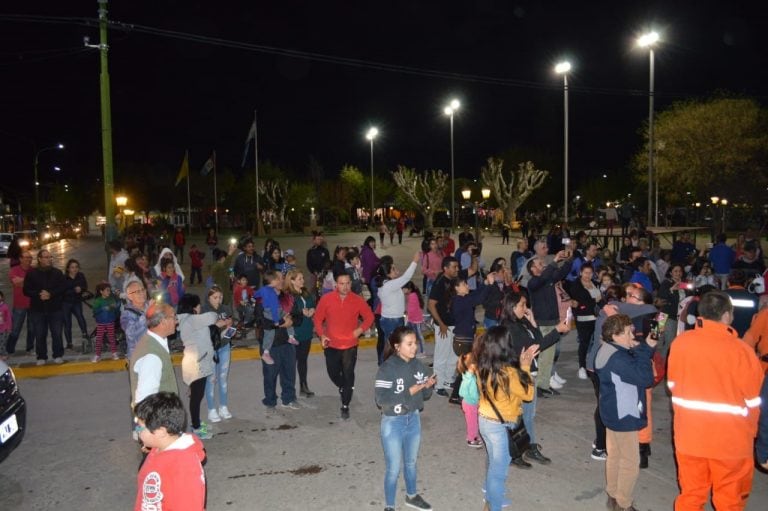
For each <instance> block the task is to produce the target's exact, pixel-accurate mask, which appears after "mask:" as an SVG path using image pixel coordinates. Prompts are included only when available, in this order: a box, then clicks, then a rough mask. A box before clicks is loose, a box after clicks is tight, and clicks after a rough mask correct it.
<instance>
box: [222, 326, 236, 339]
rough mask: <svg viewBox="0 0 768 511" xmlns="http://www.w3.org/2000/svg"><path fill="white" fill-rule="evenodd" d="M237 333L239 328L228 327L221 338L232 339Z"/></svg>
mask: <svg viewBox="0 0 768 511" xmlns="http://www.w3.org/2000/svg"><path fill="white" fill-rule="evenodd" d="M236 333H237V328H235V327H233V326H231V327H229V328H227V329H226V330H224V331H223V332H222V333H221V338H222V339H231V338H233V337H234V336H235V334H236Z"/></svg>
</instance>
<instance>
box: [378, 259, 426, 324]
mask: <svg viewBox="0 0 768 511" xmlns="http://www.w3.org/2000/svg"><path fill="white" fill-rule="evenodd" d="M419 261H421V252H416V253H415V254H414V255H413V260H412V261H411V264H410V265H408V268H407V269H406V270H405V271H404V272H403V274H402V275H400V272H399V271H398V269H397V267H396V266H395V264H394V262H390V261H384V262H382V263H381V264H380V265H379V268H378V270H377V271H376V277H374V278H376V279H377V282H376V287H377V289H378V296H379V301H380V302H381V329H382V330H383V331H384V339H389V336H390V334H391V333H392V332H394V331H395V328H397V327H399V326H405V319H404V315H405V294H404V293H403V286H404V285H405V283H406V282H408V281H409V280H411V278H412V277H413V274H414V272H415V271H416V266H417V265H418V264H419Z"/></svg>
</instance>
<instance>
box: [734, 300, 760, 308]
mask: <svg viewBox="0 0 768 511" xmlns="http://www.w3.org/2000/svg"><path fill="white" fill-rule="evenodd" d="M731 303H732V304H733V306H734V307H746V308H748V309H754V308H755V307H756V306H757V303H756V302H755V301H754V300H746V299H744V298H731Z"/></svg>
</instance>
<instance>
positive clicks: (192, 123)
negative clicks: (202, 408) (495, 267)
mask: <svg viewBox="0 0 768 511" xmlns="http://www.w3.org/2000/svg"><path fill="white" fill-rule="evenodd" d="M757 5H758V2H750V3H741V2H734V1H707V0H702V1H696V2H688V1H675V2H669V1H664V2H653V1H643V2H624V1H620V2H616V1H612V2H602V1H600V2H598V1H586V2H573V1H570V2H564V1H545V0H539V1H520V2H514V1H508V0H480V1H462V2H459V1H434V2H426V1H417V0H402V1H391V2H367V1H363V2H294V1H281V2H267V1H255V2H254V1H247V2H246V1H237V0H233V1H228V2H209V1H207V2H206V1H199V0H190V1H183V2H182V1H173V2H171V1H160V0H158V1H156V2H147V1H128V0H120V1H112V2H111V3H110V5H109V9H110V12H109V18H110V19H111V20H115V21H120V22H124V23H127V24H131V23H133V24H137V25H145V26H150V27H153V28H161V29H166V30H173V31H179V32H185V33H191V34H196V35H203V36H210V37H217V38H223V39H228V40H233V41H237V42H243V43H250V44H258V45H264V46H269V47H274V48H278V49H290V50H299V51H302V52H309V53H313V54H320V55H326V56H333V57H341V58H351V59H360V60H364V61H368V62H377V63H385V64H388V65H392V66H395V67H408V68H417V69H422V70H438V71H441V72H444V73H455V74H458V75H464V76H466V77H469V76H483V77H490V78H494V79H502V80H508V81H510V82H509V83H507V84H506V85H495V84H486V83H477V82H473V81H468V80H460V79H450V78H446V77H429V76H414V75H411V74H405V73H400V72H389V71H380V70H373V69H366V68H361V67H354V66H344V65H340V64H335V63H326V62H318V61H310V60H303V59H296V58H290V57H286V56H281V55H275V54H271V53H264V52H254V51H248V50H244V49H235V48H225V47H218V46H214V45H209V44H202V43H197V42H190V41H183V40H176V39H171V38H166V37H159V36H155V35H148V34H144V33H139V32H136V31H118V30H112V31H111V32H110V38H111V41H110V53H109V56H110V72H111V83H112V117H113V129H114V132H113V137H114V160H115V168H116V170H115V180H116V183H117V184H118V186H119V185H120V183H124V182H126V180H136V179H137V177H138V178H139V179H141V180H142V181H143V180H144V177H140V176H134V175H131V174H130V173H129V172H128V171H127V170H125V169H129V168H133V167H132V166H130V164H129V163H130V162H134V163H137V164H143V165H149V166H152V167H153V168H154V169H155V173H154V174H153V175H152V176H146V179H147V180H146V181H145V182H146V183H148V184H159V183H160V182H162V183H163V185H165V181H167V180H169V179H172V178H173V176H174V175H175V173H176V172H177V170H178V165H179V163H180V160H181V158H182V156H183V153H184V150H185V149H187V148H189V150H190V155H191V162H192V165H191V166H192V168H193V170H196V169H199V168H200V166H201V165H202V163H203V162H204V160H205V159H206V158H207V156H208V154H209V151H210V150H211V149H214V148H215V149H217V151H218V155H219V163H220V165H226V166H230V167H233V168H238V169H239V166H240V159H241V156H242V152H243V142H244V138H245V136H246V134H247V131H248V127H249V124H250V122H251V120H252V118H253V111H254V109H258V112H259V150H260V157H261V159H269V160H271V161H273V162H275V163H277V164H279V165H281V166H284V167H285V168H286V169H288V170H289V171H290V172H292V173H293V175H294V176H295V177H297V178H302V177H303V176H306V175H307V166H308V165H307V164H308V161H309V158H310V155H311V156H314V158H315V159H316V160H317V161H318V162H319V163H320V164H321V165H322V166H323V168H324V170H325V173H326V175H329V176H330V175H333V174H335V173H337V172H338V170H339V169H340V167H341V166H342V165H343V164H345V163H350V164H353V165H358V166H360V167H361V168H362V169H363V170H366V171H367V170H368V165H369V163H368V157H369V152H368V151H369V146H368V143H367V142H366V141H365V139H364V132H365V130H366V129H367V127H368V126H369V125H371V124H375V125H376V126H378V128H379V130H380V131H381V136H380V138H379V139H377V141H376V143H375V158H376V167H377V169H380V170H381V171H382V172H383V171H384V170H392V169H394V168H395V166H396V165H397V164H405V165H409V166H415V167H417V168H418V169H426V168H442V169H444V170H448V168H449V123H448V119H447V118H446V117H445V116H444V115H443V114H442V108H443V106H444V105H445V103H446V102H447V101H448V100H449V99H450V98H451V97H453V96H456V97H458V98H459V99H460V100H461V101H462V107H461V110H460V112H459V113H458V114H457V117H456V119H455V123H456V124H455V141H456V173H457V175H458V176H466V177H475V176H476V174H478V173H479V168H480V166H481V165H483V163H484V161H485V159H486V158H487V157H488V156H491V155H493V154H497V153H499V152H501V151H503V150H505V149H508V148H510V147H513V146H523V147H537V148H540V149H541V150H543V151H544V152H547V153H550V154H551V155H552V158H553V159H554V160H553V161H555V162H556V164H557V165H558V167H557V168H551V169H549V170H551V171H553V172H555V173H559V172H562V169H561V167H560V166H559V165H561V159H560V155H561V152H562V133H563V132H562V129H563V126H562V123H563V121H562V88H561V86H562V81H561V78H560V77H558V76H556V75H554V73H553V72H552V67H553V65H554V63H555V62H556V61H557V60H558V59H560V58H561V57H568V58H569V59H570V60H571V62H572V64H573V66H574V70H573V72H572V73H571V75H570V83H571V85H572V91H571V97H570V103H571V110H570V128H571V160H570V161H571V172H572V179H573V180H574V182H576V183H578V180H580V179H585V178H587V177H589V176H594V175H598V174H602V173H604V172H606V171H607V172H614V173H616V172H622V171H624V170H625V169H626V168H627V165H628V162H629V160H630V158H631V156H632V154H633V153H634V152H635V151H636V150H637V148H638V146H639V144H640V137H639V135H638V132H639V130H640V128H641V126H642V123H643V122H644V121H645V120H646V119H647V108H648V106H647V105H648V103H647V96H645V95H644V94H645V91H647V87H648V55H647V52H646V51H640V50H638V49H636V48H634V46H633V43H634V40H635V37H636V36H637V35H638V34H639V33H641V32H643V31H645V30H647V29H648V28H654V29H656V30H657V31H658V32H659V33H660V34H661V36H662V42H661V44H660V45H659V46H658V49H657V52H656V89H657V93H658V96H657V98H658V99H657V108H658V109H663V108H665V107H667V106H669V104H670V103H671V102H672V101H676V100H680V99H684V98H686V97H704V96H706V95H709V94H711V93H713V92H715V91H718V90H725V91H729V92H732V93H739V94H747V95H751V96H756V97H758V99H759V100H760V101H761V102H764V101H765V99H766V97H768V91H767V90H766V89H767V88H768V85H766V81H765V71H764V70H763V68H762V67H763V66H762V65H763V63H764V61H765V56H766V49H767V48H766V46H767V45H766V43H765V39H764V35H765V33H766V32H768V30H766V29H768V21H767V18H766V9H765V8H764V7H763V8H760V7H757ZM96 11H97V2H96V1H95V0H91V1H83V0H70V1H67V2H61V1H60V0H57V1H50V0H41V1H37V2H14V3H12V4H10V3H8V2H6V3H4V5H3V6H2V7H0V72H1V73H2V76H3V80H2V85H0V112H2V119H3V122H2V126H0V149H1V150H2V154H3V158H4V160H5V161H4V165H3V167H4V168H3V176H4V177H3V178H2V182H3V185H2V186H3V188H4V189H5V190H6V193H7V191H8V190H9V189H12V190H19V191H22V192H27V193H28V192H30V191H31V185H32V178H31V173H32V168H31V167H32V154H33V149H32V143H33V142H34V144H36V146H37V147H38V148H40V147H45V146H46V145H50V144H52V143H55V142H58V141H62V142H64V143H65V144H67V149H66V151H63V152H50V153H46V154H45V155H44V157H43V158H42V159H41V167H40V172H41V180H44V179H46V174H45V173H46V172H49V173H50V172H51V171H50V168H51V167H52V166H53V165H55V164H60V165H61V167H62V168H63V171H62V174H61V176H60V177H59V179H65V180H70V182H72V183H77V182H81V181H83V180H93V179H95V178H96V177H97V176H98V175H100V172H101V170H100V168H101V142H100V129H101V127H100V116H99V60H98V52H97V51H94V50H84V49H82V38H83V36H85V35H88V36H90V37H91V42H96V41H97V40H98V31H97V30H96V28H89V27H86V26H80V25H76V24H40V23H19V22H12V21H9V20H8V19H6V18H2V16H1V15H3V14H35V15H44V16H51V17H59V16H72V17H88V18H94V19H95V18H96ZM69 50H71V51H69ZM513 82H514V83H516V84H519V85H513ZM252 165H253V163H252V160H251V162H249V164H248V166H249V167H252ZM51 179H52V178H51ZM576 186H578V185H576Z"/></svg>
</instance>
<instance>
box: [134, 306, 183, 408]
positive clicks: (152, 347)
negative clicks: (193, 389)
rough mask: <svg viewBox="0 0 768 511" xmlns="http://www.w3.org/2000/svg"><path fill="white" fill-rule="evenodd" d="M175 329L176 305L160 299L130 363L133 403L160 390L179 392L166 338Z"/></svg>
mask: <svg viewBox="0 0 768 511" xmlns="http://www.w3.org/2000/svg"><path fill="white" fill-rule="evenodd" d="M175 331H176V312H175V311H174V310H173V307H171V306H170V305H168V304H166V303H159V304H154V305H152V306H151V307H150V308H149V309H148V310H147V332H146V333H145V334H144V335H143V336H142V337H141V339H139V342H138V344H136V348H134V350H133V355H132V356H131V362H130V365H129V367H128V373H129V377H130V379H131V406H133V405H134V404H136V403H138V402H139V401H141V400H142V399H144V398H145V397H147V396H150V395H152V394H157V393H158V392H161V391H165V392H173V393H175V394H177V395H178V394H179V386H178V384H177V383H176V373H174V372H173V362H171V355H170V352H169V350H168V339H167V338H168V336H169V335H171V334H172V333H173V332H175Z"/></svg>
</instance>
